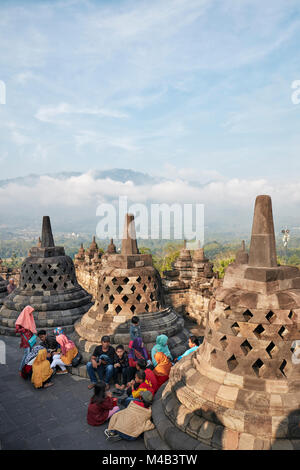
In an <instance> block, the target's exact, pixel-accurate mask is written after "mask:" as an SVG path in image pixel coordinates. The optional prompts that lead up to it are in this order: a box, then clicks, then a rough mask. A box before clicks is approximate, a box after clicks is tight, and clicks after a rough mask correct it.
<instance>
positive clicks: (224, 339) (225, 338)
mask: <svg viewBox="0 0 300 470" xmlns="http://www.w3.org/2000/svg"><path fill="white" fill-rule="evenodd" d="M220 344H221V346H222V349H223V351H224V350H225V349H226V348H227V346H228V341H227V336H223V337H222V338H221V339H220Z"/></svg>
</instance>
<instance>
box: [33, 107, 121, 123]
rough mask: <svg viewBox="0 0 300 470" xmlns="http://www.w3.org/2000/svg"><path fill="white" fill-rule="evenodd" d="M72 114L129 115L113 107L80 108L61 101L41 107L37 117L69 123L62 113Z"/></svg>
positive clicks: (114, 116) (41, 119)
mask: <svg viewBox="0 0 300 470" xmlns="http://www.w3.org/2000/svg"><path fill="white" fill-rule="evenodd" d="M70 114H89V115H95V116H99V117H108V118H116V119H124V118H127V117H128V114H126V113H124V112H120V111H118V110H113V109H105V108H78V107H75V106H72V105H70V104H68V103H60V104H59V105H57V106H49V107H42V108H40V109H39V110H38V111H37V113H36V114H35V117H36V119H38V120H39V121H42V122H49V123H53V124H62V123H65V124H66V123H67V121H64V120H61V119H60V118H59V117H60V116H62V115H70Z"/></svg>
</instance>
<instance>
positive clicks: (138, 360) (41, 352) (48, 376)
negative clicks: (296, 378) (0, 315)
mask: <svg viewBox="0 0 300 470" xmlns="http://www.w3.org/2000/svg"><path fill="white" fill-rule="evenodd" d="M33 311H34V309H33V308H32V307H30V306H27V307H25V309H24V310H23V311H22V312H21V314H20V315H19V317H18V319H17V321H16V333H18V334H20V335H21V344H20V348H23V349H24V354H23V358H22V361H21V364H20V367H19V371H20V375H21V376H22V377H23V378H24V379H26V378H28V377H31V381H32V383H33V385H34V387H35V388H38V389H43V388H48V387H50V386H51V385H53V382H52V379H53V376H54V375H64V374H67V373H68V371H67V368H66V367H67V366H69V365H72V362H73V361H74V360H76V358H77V357H78V355H80V354H79V353H78V349H77V347H76V345H75V344H74V343H73V341H71V340H70V339H69V338H68V337H67V336H66V335H65V333H64V331H63V329H62V328H55V329H54V330H53V332H46V331H45V330H40V331H39V332H37V330H36V326H35V322H34V317H33ZM38 339H39V344H37V340H38ZM199 344H200V343H199V340H198V338H197V337H196V336H190V338H189V349H188V350H187V351H186V352H185V353H184V354H182V355H181V356H179V357H178V358H173V357H172V355H171V352H170V350H169V348H168V337H167V336H166V335H164V334H162V335H159V336H157V338H156V343H155V345H154V346H153V348H152V350H151V353H150V352H149V351H147V349H146V347H145V346H144V343H143V339H142V334H141V327H140V324H139V318H138V317H137V316H134V317H133V318H132V320H131V325H130V342H129V345H128V352H127V351H126V350H125V347H124V346H123V345H122V344H119V345H118V346H117V347H116V348H113V347H112V346H111V344H110V338H109V336H103V337H102V339H101V345H99V346H96V348H95V350H94V352H93V355H92V357H91V361H90V362H88V363H87V365H86V369H87V373H88V376H89V378H90V381H91V383H90V384H89V386H88V388H89V389H93V390H94V394H93V396H92V398H91V400H90V403H89V406H88V412H87V422H88V424H90V425H91V426H99V425H102V424H103V423H105V421H107V420H110V421H109V425H108V428H107V429H106V430H105V431H104V432H105V435H106V437H107V439H109V440H119V439H127V440H134V439H137V438H138V437H139V436H140V435H141V434H142V433H143V432H145V431H147V430H150V429H153V427H154V426H153V423H152V422H151V404H152V402H153V397H154V395H155V393H156V392H157V390H158V389H159V388H160V387H161V385H162V384H164V383H165V382H166V381H167V380H168V379H169V375H170V371H171V367H172V365H174V364H175V363H176V362H178V361H179V360H180V359H181V358H182V357H184V356H187V355H188V354H191V353H192V352H193V351H195V350H196V349H197V348H198V347H199ZM97 376H98V377H97ZM119 377H120V379H119ZM112 379H113V382H114V385H115V391H114V394H117V395H123V394H125V395H126V396H125V397H122V398H120V399H119V400H118V399H117V398H114V397H112V393H111V392H110V390H109V389H110V382H111V380H112ZM119 380H120V381H119ZM121 407H122V408H123V409H121Z"/></svg>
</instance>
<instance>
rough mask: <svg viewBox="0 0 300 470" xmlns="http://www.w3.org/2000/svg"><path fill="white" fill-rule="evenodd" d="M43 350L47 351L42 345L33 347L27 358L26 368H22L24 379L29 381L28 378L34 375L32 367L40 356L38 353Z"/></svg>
mask: <svg viewBox="0 0 300 470" xmlns="http://www.w3.org/2000/svg"><path fill="white" fill-rule="evenodd" d="M41 349H45V348H44V346H41V345H40V344H36V345H35V346H33V348H32V349H31V351H30V352H29V353H28V354H27V356H26V358H25V364H24V366H23V368H22V372H21V375H22V377H23V379H28V377H30V376H31V374H32V365H33V363H34V361H35V358H36V357H37V355H38V352H39V351H40V350H41Z"/></svg>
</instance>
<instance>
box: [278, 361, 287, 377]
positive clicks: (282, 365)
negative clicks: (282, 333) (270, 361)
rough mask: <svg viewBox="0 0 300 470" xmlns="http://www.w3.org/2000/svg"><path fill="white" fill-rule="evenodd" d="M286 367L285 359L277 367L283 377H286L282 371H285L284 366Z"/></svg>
mask: <svg viewBox="0 0 300 470" xmlns="http://www.w3.org/2000/svg"><path fill="white" fill-rule="evenodd" d="M286 365H287V362H286V360H285V359H283V361H282V363H281V365H280V367H279V370H280V372H281V373H282V374H283V375H284V376H285V377H286V373H285V371H284V369H285V366H286Z"/></svg>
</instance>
